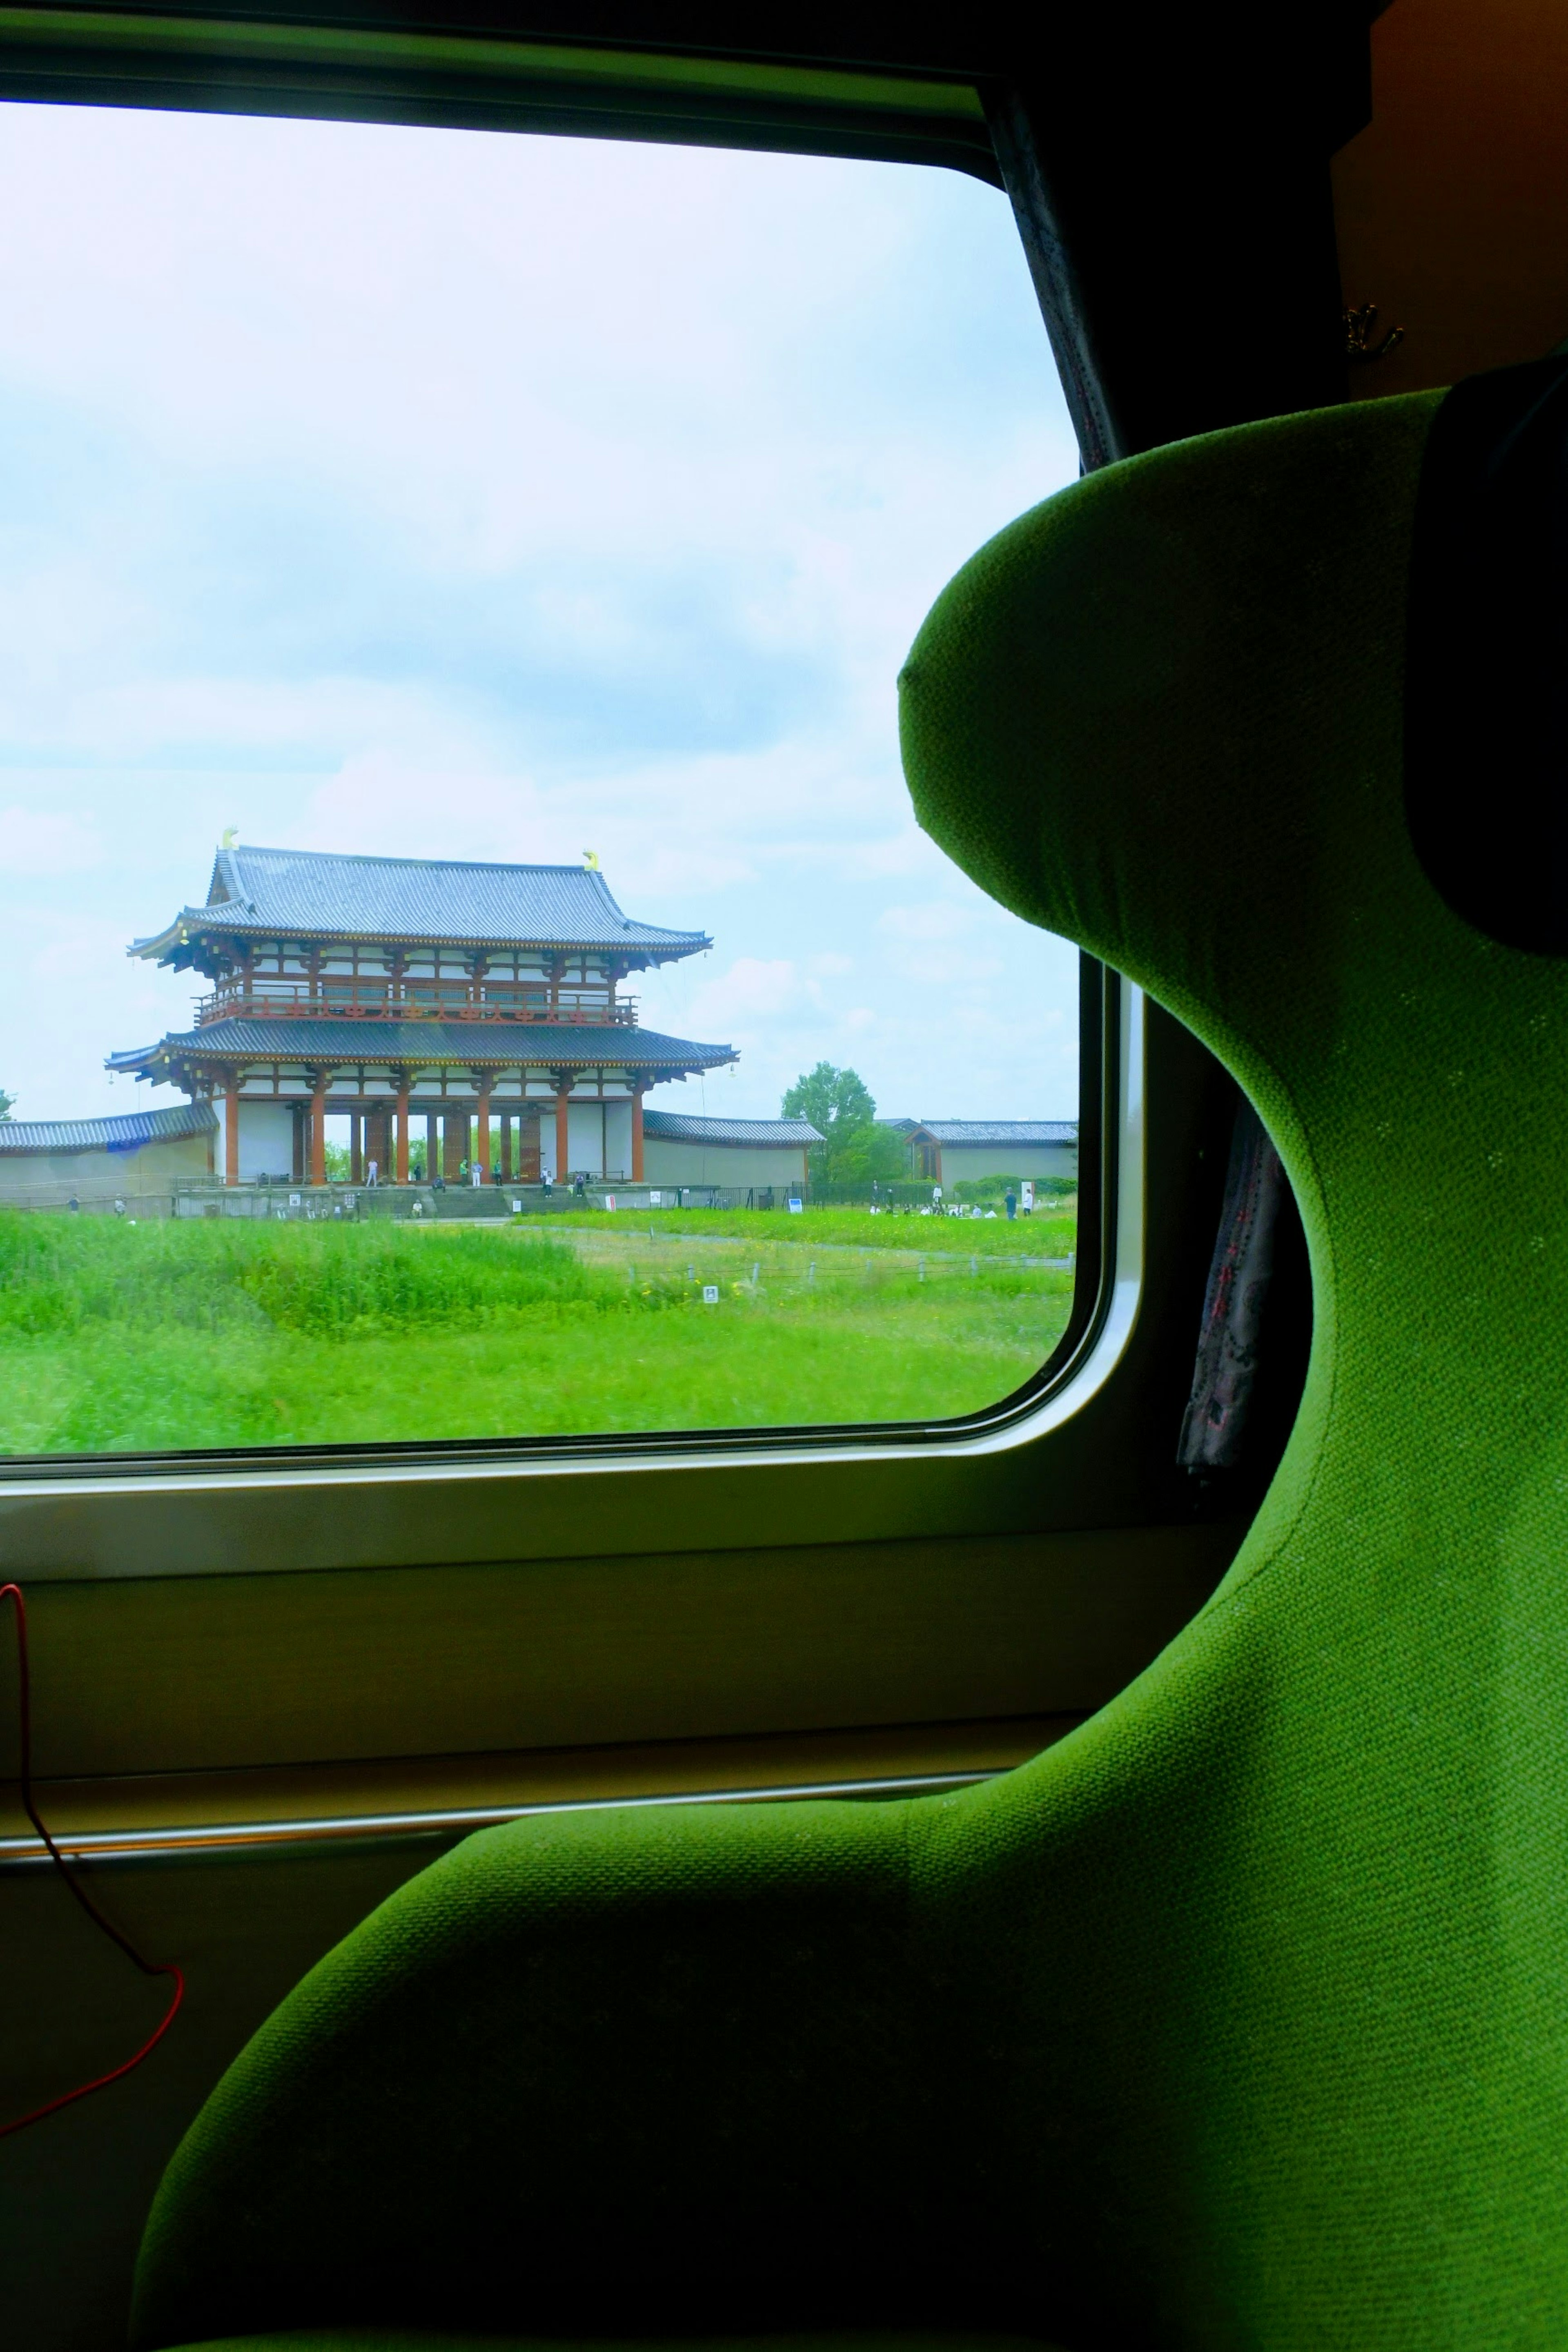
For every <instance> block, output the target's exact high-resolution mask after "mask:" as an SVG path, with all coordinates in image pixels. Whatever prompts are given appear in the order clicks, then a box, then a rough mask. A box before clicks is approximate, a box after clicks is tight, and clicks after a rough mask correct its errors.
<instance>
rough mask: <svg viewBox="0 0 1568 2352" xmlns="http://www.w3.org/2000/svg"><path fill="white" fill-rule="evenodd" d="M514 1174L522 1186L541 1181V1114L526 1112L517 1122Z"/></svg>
mask: <svg viewBox="0 0 1568 2352" xmlns="http://www.w3.org/2000/svg"><path fill="white" fill-rule="evenodd" d="M512 1173H513V1174H514V1175H515V1176H516V1178H517V1181H518V1182H519V1183H520V1184H537V1183H538V1181H539V1113H538V1112H537V1111H536V1110H532V1111H530V1110H525V1111H523V1112H522V1114H521V1117H520V1118H519V1119H518V1122H517V1157H516V1160H514V1162H513V1166H512Z"/></svg>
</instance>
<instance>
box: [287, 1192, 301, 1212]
mask: <svg viewBox="0 0 1568 2352" xmlns="http://www.w3.org/2000/svg"><path fill="white" fill-rule="evenodd" d="M299 1205H300V1195H299V1194H298V1192H290V1193H289V1207H290V1208H291V1209H297V1208H298V1207H299Z"/></svg>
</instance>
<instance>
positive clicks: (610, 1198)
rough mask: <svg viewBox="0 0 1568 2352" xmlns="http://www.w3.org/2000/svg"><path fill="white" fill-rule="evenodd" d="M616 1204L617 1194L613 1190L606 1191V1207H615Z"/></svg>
mask: <svg viewBox="0 0 1568 2352" xmlns="http://www.w3.org/2000/svg"><path fill="white" fill-rule="evenodd" d="M615 1205H616V1196H615V1194H614V1193H613V1192H606V1193H605V1208H606V1209H613V1208H614V1207H615Z"/></svg>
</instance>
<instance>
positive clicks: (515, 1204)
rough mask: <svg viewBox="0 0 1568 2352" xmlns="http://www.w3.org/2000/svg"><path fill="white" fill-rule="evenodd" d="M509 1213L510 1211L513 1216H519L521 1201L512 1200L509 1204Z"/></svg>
mask: <svg viewBox="0 0 1568 2352" xmlns="http://www.w3.org/2000/svg"><path fill="white" fill-rule="evenodd" d="M511 1213H512V1215H513V1216H514V1217H521V1214H522V1202H521V1201H514V1202H512V1204H511Z"/></svg>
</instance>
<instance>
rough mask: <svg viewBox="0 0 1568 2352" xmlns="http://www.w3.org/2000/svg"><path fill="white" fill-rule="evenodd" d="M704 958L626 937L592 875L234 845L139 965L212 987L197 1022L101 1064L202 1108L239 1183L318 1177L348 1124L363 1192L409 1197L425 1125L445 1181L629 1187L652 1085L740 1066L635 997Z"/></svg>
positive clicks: (700, 944) (693, 942)
mask: <svg viewBox="0 0 1568 2352" xmlns="http://www.w3.org/2000/svg"><path fill="white" fill-rule="evenodd" d="M711 944H712V942H711V940H709V939H708V938H707V936H706V935H705V934H704V933H702V932H700V931H672V930H665V929H660V928H659V927H658V925H657V924H653V923H638V922H634V921H633V920H632V919H630V918H629V917H628V916H626V915H624V914H623V913H622V912H621V909H620V908H619V907H618V906H617V905H616V901H615V899H614V898H612V897H611V896H610V892H609V890H608V888H607V887H606V885H605V881H604V878H603V877H602V876H601V875H600V873H599V871H598V869H597V866H596V864H595V865H593V866H479V865H467V864H458V863H455V862H452V863H449V862H447V861H445V860H438V859H425V858H411V857H339V856H322V855H320V854H318V853H314V852H310V851H305V850H291V849H249V848H240V847H231V846H228V845H226V846H225V847H223V848H221V849H220V850H219V851H218V853H217V857H216V863H215V865H214V866H213V875H212V881H211V884H210V886H209V888H208V891H207V898H206V903H205V906H201V907H185V908H182V909H181V911H180V913H179V914H178V915H176V916H175V918H174V921H173V922H172V923H170V924H169V925H168V927H167V929H164V930H162V931H159V932H157V933H156V934H155V935H154V936H153V937H151V938H149V939H143V940H133V941H132V945H131V947H130V950H128V952H129V953H130V954H132V955H133V956H140V957H142V958H144V959H146V960H147V961H151V962H155V963H158V964H162V965H164V966H166V967H171V968H173V969H174V970H176V971H180V970H189V971H197V972H200V973H202V974H203V975H204V976H205V978H206V979H208V980H210V981H211V982H212V983H213V986H212V991H211V993H210V994H208V995H206V996H205V997H204V998H202V999H201V1000H200V1002H199V1003H198V1004H197V1006H196V1016H195V1027H194V1028H193V1029H190V1030H188V1031H184V1032H182V1033H179V1034H170V1035H168V1036H166V1037H163V1038H160V1040H159V1041H158V1043H157V1044H156V1045H147V1046H143V1047H141V1048H140V1049H138V1050H137V1051H135V1052H132V1053H123V1054H113V1055H110V1057H109V1061H108V1067H109V1068H110V1070H114V1071H123V1072H126V1073H128V1074H132V1075H134V1076H136V1077H138V1078H146V1079H150V1080H151V1081H153V1083H154V1084H163V1085H174V1086H176V1087H180V1088H181V1089H182V1091H183V1092H184V1094H186V1095H187V1096H188V1097H190V1098H191V1099H192V1101H193V1102H200V1101H204V1100H210V1102H211V1103H212V1106H213V1108H214V1110H215V1111H216V1114H217V1118H218V1120H219V1124H220V1128H221V1138H220V1139H219V1142H218V1149H217V1167H218V1171H219V1172H220V1173H221V1174H222V1175H223V1176H224V1178H225V1180H226V1181H227V1182H228V1183H230V1184H238V1183H246V1182H255V1181H260V1180H263V1179H274V1180H285V1181H287V1180H290V1179H292V1180H293V1181H309V1182H312V1183H318V1184H319V1183H321V1182H323V1181H325V1176H326V1120H327V1118H328V1117H329V1116H336V1115H341V1114H342V1113H347V1115H348V1117H349V1119H350V1122H351V1125H350V1134H351V1138H352V1146H351V1149H352V1167H353V1175H354V1177H355V1179H356V1181H357V1180H361V1179H363V1176H364V1175H365V1174H366V1173H367V1172H368V1167H369V1163H370V1161H371V1160H374V1161H375V1162H376V1163H377V1168H378V1171H379V1173H380V1176H381V1178H382V1180H383V1181H396V1182H398V1183H406V1182H407V1181H408V1172H409V1136H410V1128H411V1125H412V1123H413V1122H414V1121H415V1120H423V1121H425V1122H426V1138H427V1146H428V1157H427V1159H426V1168H427V1169H428V1170H429V1171H430V1172H432V1173H434V1172H435V1171H436V1169H437V1167H439V1168H441V1169H442V1171H443V1172H444V1173H445V1175H446V1176H447V1179H448V1181H453V1180H455V1179H456V1178H457V1177H458V1172H459V1170H460V1167H461V1164H462V1163H463V1162H464V1161H468V1163H469V1164H470V1166H478V1167H479V1168H480V1169H481V1170H482V1171H483V1172H484V1174H485V1176H486V1177H489V1175H491V1174H492V1173H493V1172H494V1166H493V1165H492V1162H493V1163H494V1165H496V1166H499V1169H500V1174H501V1175H502V1177H503V1179H504V1178H508V1177H510V1178H513V1179H515V1180H516V1181H519V1182H521V1183H527V1182H530V1181H538V1180H539V1179H540V1178H541V1177H543V1176H549V1177H551V1178H552V1179H554V1180H556V1181H564V1180H565V1179H566V1178H567V1177H568V1176H575V1175H579V1174H582V1175H587V1176H595V1177H598V1176H605V1177H612V1176H618V1177H620V1178H622V1179H623V1180H625V1179H630V1180H631V1181H634V1182H637V1181H641V1178H642V1174H643V1141H642V1135H643V1123H642V1107H643V1096H644V1095H645V1094H646V1092H647V1089H648V1088H649V1087H653V1086H657V1085H658V1084H660V1083H661V1082H662V1081H664V1080H666V1079H672V1078H684V1077H688V1076H694V1075H696V1074H697V1073H698V1072H700V1071H703V1070H711V1069H716V1068H719V1067H721V1066H722V1065H723V1064H725V1063H728V1062H732V1061H733V1060H734V1059H735V1058H736V1056H735V1055H734V1054H733V1053H732V1052H731V1048H730V1047H729V1046H728V1045H693V1044H691V1043H690V1042H689V1041H688V1040H687V1039H684V1038H680V1037H665V1036H660V1035H658V1034H656V1033H655V1032H653V1031H651V1030H647V1029H644V1028H642V1027H641V1026H640V1024H639V1023H638V1020H637V1002H636V999H635V998H632V997H628V996H626V995H624V994H622V993H621V989H622V984H623V982H625V981H626V979H627V978H628V976H629V975H630V974H631V973H633V972H635V971H647V970H648V969H650V968H653V967H657V966H658V965H661V964H666V963H671V962H674V961H677V960H678V959H679V958H681V957H683V956H689V955H696V954H698V953H700V951H701V950H703V949H705V948H708V947H710V946H711ZM492 1129H493V1130H494V1132H493V1134H492Z"/></svg>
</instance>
